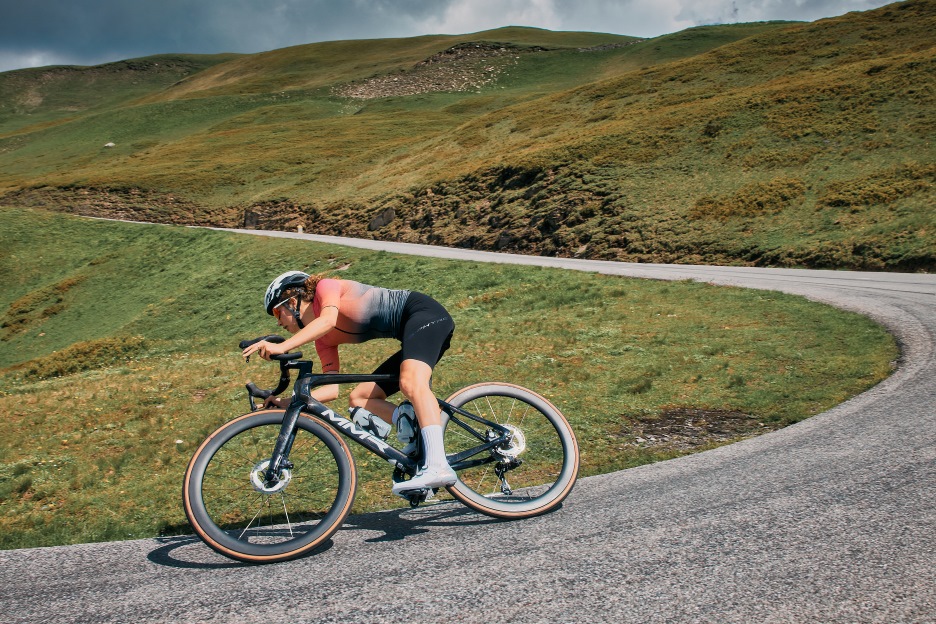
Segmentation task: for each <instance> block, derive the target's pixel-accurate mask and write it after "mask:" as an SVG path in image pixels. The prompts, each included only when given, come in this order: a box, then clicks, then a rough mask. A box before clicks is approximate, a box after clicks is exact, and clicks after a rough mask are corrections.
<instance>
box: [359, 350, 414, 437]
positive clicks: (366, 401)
mask: <svg viewBox="0 0 936 624" xmlns="http://www.w3.org/2000/svg"><path fill="white" fill-rule="evenodd" d="M401 357H402V353H401V352H400V351H397V352H396V353H394V354H393V355H391V356H390V357H389V358H387V359H386V360H385V361H384V362H383V364H381V365H380V366H378V367H377V369H376V370H374V372H373V374H374V375H386V374H393V375H396V374H399V372H400V360H401ZM399 391H400V386H399V384H396V383H392V382H380V383H379V384H378V383H374V382H370V381H368V382H365V383H362V384H358V385H357V386H355V387H354V389H353V390H352V391H351V395H350V396H349V397H348V407H349V408H352V409H353V408H355V407H363V408H364V409H366V410H367V411H369V412H370V413H371V414H374V415H376V416H379V417H380V418H381V419H382V420H384V421H386V422H388V423H389V422H391V418H392V417H393V410H394V409H396V405H395V404H393V403H391V402H390V401H388V400H387V397H389V396H392V395H394V394H396V393H397V392H399Z"/></svg>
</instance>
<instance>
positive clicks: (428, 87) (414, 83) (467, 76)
mask: <svg viewBox="0 0 936 624" xmlns="http://www.w3.org/2000/svg"><path fill="white" fill-rule="evenodd" d="M546 51H547V50H546V48H542V47H539V46H527V47H520V46H516V45H509V44H497V43H461V44H459V45H456V46H452V47H451V48H449V49H447V50H443V51H442V52H439V53H438V54H434V55H432V56H430V57H429V58H427V59H426V60H424V61H420V62H419V63H417V64H416V65H414V66H413V67H412V68H411V69H408V70H401V71H399V72H396V73H393V74H387V75H384V76H374V77H373V78H368V79H366V80H359V81H355V82H351V83H348V84H345V85H341V86H338V87H336V88H335V89H334V93H335V95H338V96H340V97H347V98H353V99H357V100H370V99H373V98H381V97H396V96H404V95H418V94H420V93H432V92H439V91H477V90H479V89H481V88H482V87H485V86H488V85H491V84H493V83H495V82H496V81H497V79H498V78H499V77H500V76H501V75H503V74H504V73H505V72H506V71H507V70H508V69H509V68H510V67H512V66H513V65H516V64H517V62H518V61H519V59H520V55H521V54H534V53H541V52H546Z"/></svg>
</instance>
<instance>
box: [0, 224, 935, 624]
mask: <svg viewBox="0 0 936 624" xmlns="http://www.w3.org/2000/svg"><path fill="white" fill-rule="evenodd" d="M251 233H252V234H260V232H251ZM263 234H273V235H280V236H299V235H296V234H288V233H271V232H264V233H263ZM301 237H302V238H306V239H318V240H325V241H330V242H337V241H338V240H339V239H330V238H327V237H314V236H309V235H305V236H301ZM340 242H342V243H344V244H354V245H357V246H369V247H375V246H380V247H381V248H386V249H388V250H391V251H398V252H399V251H402V252H404V253H420V254H426V255H434V256H445V257H457V258H463V259H473V260H482V261H495V262H520V263H526V264H543V263H546V264H549V265H551V266H563V267H566V268H570V269H578V270H584V271H601V272H605V273H612V274H617V275H628V276H638V277H648V278H658V279H694V280H702V281H706V282H712V283H718V284H734V285H738V286H744V287H750V288H766V289H774V290H782V291H786V292H790V293H797V294H801V295H805V296H807V297H810V298H812V299H816V300H820V301H824V302H828V303H831V304H834V305H837V306H840V307H843V308H847V309H850V310H856V311H859V312H862V313H864V314H867V315H869V316H871V317H873V318H874V319H876V320H877V321H879V322H881V323H882V324H884V325H886V326H887V327H888V328H889V329H890V330H891V331H892V332H893V333H894V334H895V335H896V336H897V337H898V339H899V341H900V344H901V348H902V354H903V355H902V357H901V361H900V364H899V367H898V369H897V371H896V373H895V374H894V375H893V376H892V377H890V378H889V379H888V380H886V381H884V382H883V383H881V384H879V385H878V386H877V387H875V388H873V389H872V390H870V391H868V392H866V393H865V394H863V395H861V396H859V397H856V398H854V399H852V400H850V401H848V402H846V403H844V404H842V405H840V406H838V407H836V408H835V409H832V410H830V411H828V412H825V413H823V414H820V415H818V416H815V417H813V418H810V419H808V420H806V421H803V422H801V423H799V424H796V425H794V426H791V427H788V428H786V429H783V430H780V431H776V432H774V433H770V434H766V435H763V436H760V437H758V438H754V439H750V440H746V441H744V442H740V443H737V444H733V445H730V446H725V447H721V448H718V449H715V450H712V451H707V452H704V453H699V454H696V455H692V456H688V457H684V458H681V459H676V460H672V461H668V462H663V463H659V464H654V465H650V466H643V467H640V468H635V469H631V470H626V471H623V472H618V473H614V474H608V475H603V476H599V477H590V478H587V479H582V480H580V481H579V483H578V484H577V485H576V488H575V490H574V491H573V492H572V494H571V495H570V497H569V498H568V499H567V500H566V502H565V504H564V505H563V507H562V508H561V509H559V510H558V511H556V512H554V513H551V514H547V515H546V516H543V517H539V518H534V519H530V520H523V521H516V522H498V521H494V520H491V519H488V518H486V517H484V516H480V515H478V514H475V513H472V512H471V511H469V510H468V509H466V508H464V507H461V506H459V505H458V504H456V503H446V504H442V505H437V506H434V507H433V506H431V507H420V508H419V509H416V510H410V509H406V510H396V511H390V512H382V513H374V514H366V515H359V516H352V517H351V518H350V519H349V521H348V523H347V524H346V526H345V527H344V528H343V529H342V530H341V531H339V532H338V533H337V534H336V535H335V537H334V538H333V540H332V541H331V543H330V544H329V545H328V546H326V548H325V549H324V550H322V551H320V552H318V553H316V554H314V555H312V556H309V557H306V558H304V559H300V560H297V561H293V562H289V563H284V564H277V565H268V566H247V565H242V564H238V563H235V562H232V561H229V560H226V559H224V558H222V557H220V556H218V555H215V554H214V553H213V552H212V551H210V550H209V549H208V548H206V547H205V546H203V545H202V544H201V543H200V542H199V541H197V540H196V539H195V538H193V537H176V538H167V539H148V540H137V541H131V542H120V543H106V544H87V545H79V546H71V547H56V548H40V549H28V550H17V551H5V552H0V581H2V586H0V587H2V589H0V619H2V621H4V622H55V623H63V622H82V623H91V622H132V623H137V622H270V623H275V622H446V623H447V622H455V623H458V624H463V623H474V622H479V623H480V622H484V623H488V622H719V623H721V622H744V623H750V622H887V623H892V622H914V623H916V622H936V554H934V553H936V409H934V405H936V276H933V275H915V274H877V273H853V272H831V271H804V270H773V269H745V268H718V267H700V266H663V265H635V264H620V263H604V262H593V261H579V260H559V259H554V258H534V257H526V256H508V255H502V254H487V253H475V252H469V251H465V250H450V249H442V248H435V247H419V246H414V245H402V246H401V245H387V244H384V243H375V242H373V241H351V240H340ZM580 442H581V440H580ZM583 451H584V452H586V453H587V452H588V449H587V447H585V448H583ZM180 479H181V475H180Z"/></svg>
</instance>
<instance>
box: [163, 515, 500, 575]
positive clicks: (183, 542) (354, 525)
mask: <svg viewBox="0 0 936 624" xmlns="http://www.w3.org/2000/svg"><path fill="white" fill-rule="evenodd" d="M496 522H503V521H502V520H497V519H495V518H489V517H487V516H482V515H480V514H478V513H476V512H474V511H472V510H471V509H468V508H466V507H463V506H461V505H458V504H455V503H439V504H436V505H427V506H423V507H418V508H416V509H394V510H391V511H377V512H373V513H367V514H359V515H354V516H350V517H349V518H348V519H347V520H345V523H344V525H343V526H342V528H341V530H340V531H339V532H338V535H341V534H342V533H344V532H348V531H368V532H377V533H380V535H378V536H376V537H367V538H365V539H364V541H365V542H368V543H378V542H393V541H398V540H402V539H405V538H407V537H409V536H412V535H418V534H420V533H426V532H428V531H429V530H430V529H432V528H433V527H443V526H477V525H484V524H493V523H496ZM156 541H157V542H158V543H159V544H160V545H159V546H158V547H157V548H156V549H154V550H152V551H151V552H150V553H149V554H148V555H147V556H146V558H147V559H149V560H150V561H151V562H152V563H155V564H157V565H161V566H167V567H170V568H196V569H206V570H210V569H224V568H238V567H243V566H249V565H254V564H248V563H240V562H237V561H232V560H230V559H227V558H225V557H223V556H221V555H219V554H217V553H215V552H214V551H213V550H211V549H210V548H208V546H206V545H205V544H204V543H202V541H201V540H200V539H198V537H196V536H194V535H177V536H171V537H160V538H157V539H156ZM332 546H334V542H333V540H328V541H327V542H325V543H324V544H323V545H322V546H320V547H318V548H316V549H315V550H313V551H312V552H311V553H310V554H308V555H306V556H307V557H315V556H317V555H319V554H321V553H323V552H325V551H327V550H329V549H331V548H332Z"/></svg>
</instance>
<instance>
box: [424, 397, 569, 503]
mask: <svg viewBox="0 0 936 624" xmlns="http://www.w3.org/2000/svg"><path fill="white" fill-rule="evenodd" d="M447 402H448V403H449V404H451V405H454V406H455V407H459V408H461V409H463V410H465V411H467V412H470V413H472V414H475V415H477V416H481V417H483V418H485V419H487V420H491V421H494V422H496V423H498V424H500V425H503V426H505V427H507V428H508V429H510V430H511V431H512V433H513V440H512V442H511V444H510V445H509V446H508V447H507V448H500V449H492V450H490V451H485V452H484V454H483V455H479V456H478V458H479V459H485V458H492V459H494V461H491V462H490V463H486V464H483V465H479V466H473V467H469V468H465V469H463V470H459V471H458V481H457V482H456V483H455V485H452V486H450V487H448V488H447V489H448V491H449V492H450V493H451V495H452V496H454V497H455V498H456V499H458V500H459V501H461V502H462V503H464V504H465V505H467V506H468V507H471V508H472V509H474V510H476V511H479V512H481V513H483V514H487V515H489V516H494V517H496V518H528V517H531V516H536V515H539V514H542V513H546V512H547V511H550V510H552V509H554V508H555V507H557V506H558V505H559V504H560V503H561V502H562V501H563V500H564V499H565V498H566V496H568V495H569V492H571V491H572V487H573V486H574V485H575V479H576V477H577V475H578V467H579V451H578V443H577V442H576V440H575V434H574V433H573V432H572V428H571V427H570V426H569V423H568V421H566V419H565V417H564V416H563V415H562V413H561V412H560V411H559V410H558V409H557V408H556V407H555V406H554V405H553V404H552V403H550V402H549V401H548V400H546V399H545V398H543V397H542V396H540V395H538V394H536V393H535V392H533V391H531V390H527V389H526V388H522V387H520V386H515V385H512V384H506V383H482V384H476V385H473V386H469V387H467V388H464V389H462V390H459V391H458V392H456V393H455V394H453V395H452V396H451V397H449V398H448V400H447ZM458 418H459V419H460V420H462V421H464V422H466V423H469V424H470V425H471V426H472V428H473V429H475V430H476V434H481V435H483V436H485V437H486V436H487V435H488V432H487V431H486V430H485V429H484V428H483V427H480V426H479V425H478V423H474V422H473V421H471V420H469V419H467V418H465V417H462V416H460V417H458ZM442 420H443V426H444V427H445V451H446V453H447V454H448V455H449V457H450V458H451V457H452V456H453V455H455V454H456V453H459V452H462V451H466V450H468V449H471V448H474V447H477V446H478V445H479V443H481V441H480V440H479V439H478V436H477V435H475V434H472V433H470V432H468V431H466V430H465V429H464V428H463V427H461V426H459V425H458V424H456V423H454V422H453V421H452V420H451V419H450V418H449V416H448V414H446V413H445V411H444V410H443V412H442ZM491 435H493V433H492V434H491ZM512 458H513V459H516V460H520V465H519V466H515V467H512V468H510V469H509V470H507V471H506V472H505V473H503V479H502V477H501V476H499V475H498V474H497V469H498V466H500V467H503V466H505V465H506V464H508V463H510V462H511V459H512ZM505 481H506V483H509V491H505Z"/></svg>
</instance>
